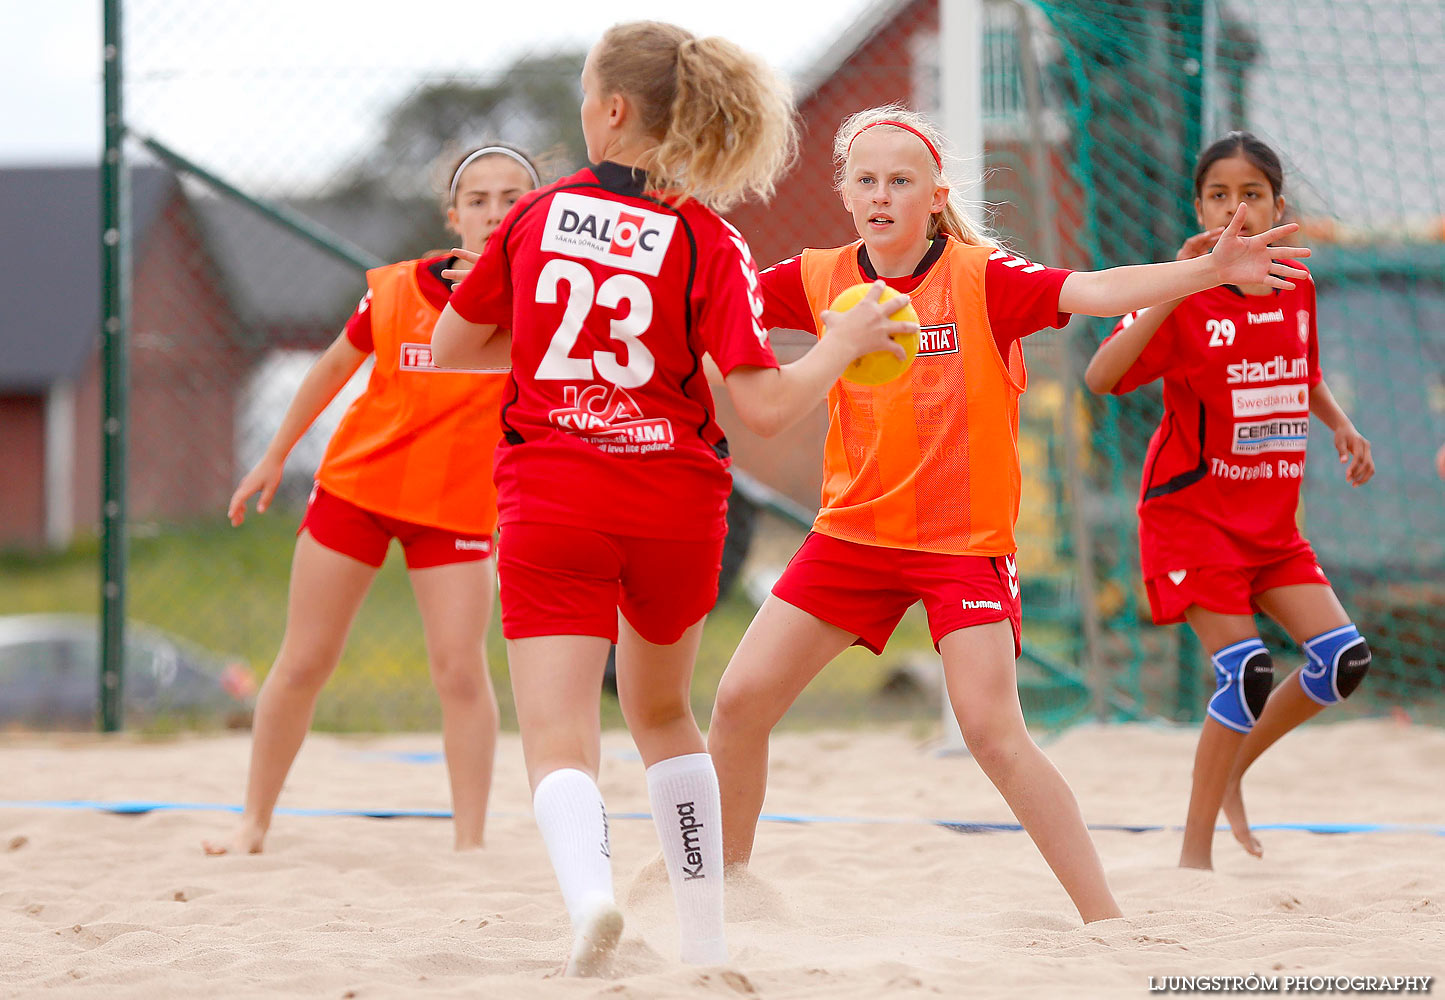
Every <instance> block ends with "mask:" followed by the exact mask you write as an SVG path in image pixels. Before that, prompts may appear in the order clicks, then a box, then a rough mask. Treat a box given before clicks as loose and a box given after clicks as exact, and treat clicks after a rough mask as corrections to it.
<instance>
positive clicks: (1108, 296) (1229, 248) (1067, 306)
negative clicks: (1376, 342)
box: [1059, 205, 1310, 316]
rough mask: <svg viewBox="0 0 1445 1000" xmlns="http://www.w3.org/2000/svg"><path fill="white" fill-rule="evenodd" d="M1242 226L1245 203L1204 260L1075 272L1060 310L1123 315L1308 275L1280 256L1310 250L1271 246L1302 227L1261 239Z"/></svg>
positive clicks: (1284, 283) (1288, 283)
mask: <svg viewBox="0 0 1445 1000" xmlns="http://www.w3.org/2000/svg"><path fill="white" fill-rule="evenodd" d="M1243 225H1244V205H1240V206H1239V210H1238V211H1237V212H1235V213H1234V218H1233V219H1231V220H1230V222H1229V225H1228V226H1226V227H1225V228H1224V231H1223V232H1222V233H1221V234H1220V235H1219V242H1218V243H1216V244H1215V247H1214V250H1213V251H1212V252H1210V253H1208V254H1205V255H1204V256H1201V257H1195V258H1193V259H1190V260H1173V261H1168V262H1166V263H1162V264H1130V265H1128V266H1125V267H1111V268H1109V269H1108V270H1105V271H1075V272H1074V273H1073V274H1071V275H1069V276H1068V277H1067V278H1065V279H1064V284H1063V287H1062V288H1060V289H1059V309H1060V310H1061V311H1062V312H1071V313H1083V314H1084V315H1085V316H1118V315H1121V314H1123V313H1126V312H1133V311H1134V310H1135V309H1146V308H1148V307H1149V306H1154V305H1159V304H1160V303H1163V302H1169V301H1171V300H1173V299H1182V298H1184V297H1185V296H1188V295H1193V294H1194V293H1195V292H1202V291H1204V290H1205V289H1206V288H1213V287H1214V286H1216V285H1227V284H1234V285H1269V286H1270V287H1271V288H1293V287H1294V282H1292V281H1290V280H1289V279H1291V278H1304V277H1307V276H1308V273H1307V272H1306V271H1303V270H1301V269H1300V268H1297V267H1291V266H1289V265H1288V264H1284V263H1281V258H1286V257H1308V256H1309V255H1310V252H1309V250H1308V248H1306V247H1279V246H1273V245H1272V244H1273V243H1274V242H1275V241H1276V240H1280V239H1283V238H1284V237H1286V236H1288V235H1290V234H1291V233H1293V232H1295V231H1296V230H1297V229H1299V226H1298V225H1296V224H1295V223H1293V222H1291V223H1289V224H1287V225H1283V226H1276V227H1275V228H1274V229H1271V230H1269V231H1268V232H1264V233H1260V234H1259V235H1258V236H1241V235H1240V229H1241V228H1242V227H1243Z"/></svg>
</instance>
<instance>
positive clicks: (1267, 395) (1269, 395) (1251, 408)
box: [1230, 383, 1310, 417]
mask: <svg viewBox="0 0 1445 1000" xmlns="http://www.w3.org/2000/svg"><path fill="white" fill-rule="evenodd" d="M1230 395H1231V396H1232V397H1233V400H1232V402H1233V404H1234V415H1235V416H1236V417H1263V416H1266V415H1268V414H1270V413H1298V412H1299V411H1300V410H1308V409H1309V407H1310V391H1309V389H1308V388H1307V387H1306V386H1304V385H1303V384H1301V383H1296V384H1294V385H1270V386H1265V387H1264V388H1262V389H1235V390H1233V391H1232V392H1231V393H1230Z"/></svg>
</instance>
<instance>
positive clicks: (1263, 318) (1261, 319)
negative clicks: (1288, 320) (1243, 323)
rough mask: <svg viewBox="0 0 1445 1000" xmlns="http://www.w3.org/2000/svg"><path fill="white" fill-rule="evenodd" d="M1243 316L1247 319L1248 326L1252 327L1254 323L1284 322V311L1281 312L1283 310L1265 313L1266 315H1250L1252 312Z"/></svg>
mask: <svg viewBox="0 0 1445 1000" xmlns="http://www.w3.org/2000/svg"><path fill="white" fill-rule="evenodd" d="M1245 315H1246V316H1248V317H1249V325H1250V326H1254V325H1255V324H1256V323H1283V322H1284V310H1283V309H1276V310H1275V311H1274V312H1267V313H1252V312H1247V313H1245Z"/></svg>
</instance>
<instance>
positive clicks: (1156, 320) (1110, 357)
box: [1084, 226, 1224, 393]
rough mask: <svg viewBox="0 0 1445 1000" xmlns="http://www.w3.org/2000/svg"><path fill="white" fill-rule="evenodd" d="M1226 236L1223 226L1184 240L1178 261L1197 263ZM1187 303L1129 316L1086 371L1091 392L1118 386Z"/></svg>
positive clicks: (1171, 302) (1166, 304) (1172, 303)
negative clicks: (1151, 342) (1171, 315)
mask: <svg viewBox="0 0 1445 1000" xmlns="http://www.w3.org/2000/svg"><path fill="white" fill-rule="evenodd" d="M1223 234H1224V227H1223V226H1220V227H1219V228H1218V229H1207V230H1205V231H1204V232H1202V233H1195V234H1194V235H1193V236H1191V237H1189V239H1187V240H1185V241H1184V245H1183V246H1181V247H1180V248H1179V253H1177V254H1175V255H1174V259H1175V260H1193V259H1194V258H1195V257H1200V256H1202V255H1204V254H1207V253H1209V251H1210V249H1211V248H1212V247H1213V246H1214V244H1215V243H1216V242H1217V241H1218V240H1219V237H1220V236H1222V235H1223ZM1183 301H1184V299H1182V298H1178V299H1170V300H1169V301H1168V302H1161V303H1160V304H1159V305H1157V306H1150V307H1149V308H1148V309H1145V310H1144V311H1143V312H1140V313H1138V314H1136V315H1135V316H1134V318H1133V319H1132V320H1131V319H1129V315H1128V314H1127V313H1126V314H1125V316H1124V319H1125V322H1124V324H1123V327H1122V329H1120V330H1119V331H1118V332H1117V333H1115V334H1114V335H1113V336H1112V337H1110V338H1108V339H1107V340H1105V341H1104V342H1103V343H1102V344H1100V345H1099V347H1098V350H1096V351H1095V352H1094V356H1093V358H1091V359H1090V360H1089V367H1088V368H1086V369H1085V370H1084V384H1085V385H1087V386H1088V387H1089V390H1090V391H1091V392H1097V393H1105V392H1109V391H1111V390H1112V389H1113V388H1114V386H1116V385H1118V384H1119V380H1120V379H1121V378H1123V377H1124V373H1125V372H1127V371H1128V370H1129V369H1130V367H1132V366H1133V364H1134V362H1135V361H1137V360H1139V355H1141V354H1143V353H1144V348H1146V347H1148V346H1149V341H1150V340H1152V339H1153V337H1154V334H1156V333H1158V332H1159V328H1160V327H1161V326H1163V325H1164V321H1165V320H1166V319H1168V318H1169V315H1170V313H1172V312H1174V310H1175V309H1178V308H1179V303H1181V302H1183Z"/></svg>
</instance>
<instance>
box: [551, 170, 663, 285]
mask: <svg viewBox="0 0 1445 1000" xmlns="http://www.w3.org/2000/svg"><path fill="white" fill-rule="evenodd" d="M676 227H677V220H676V219H675V218H673V217H672V216H670V215H662V214H660V213H658V212H649V211H647V210H646V209H643V208H635V207H633V206H630V205H623V204H620V203H619V202H615V201H606V200H604V199H602V198H589V197H587V196H586V195H580V194H573V193H571V192H568V191H563V192H561V193H559V194H556V195H554V196H553V197H552V206H551V208H549V209H548V210H547V225H546V228H545V229H544V230H543V232H542V249H543V250H550V251H551V252H553V253H560V254H564V255H566V256H568V257H581V258H583V259H585V260H595V261H598V262H599V263H602V264H608V265H610V266H612V267H617V268H622V269H623V270H627V271H637V272H638V273H640V274H650V275H652V276H653V277H654V278H655V277H657V274H658V272H659V271H661V270H662V261H663V258H664V257H665V256H666V255H667V247H668V245H669V244H670V243H671V242H672V233H673V230H674V229H675V228H676Z"/></svg>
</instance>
